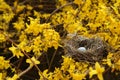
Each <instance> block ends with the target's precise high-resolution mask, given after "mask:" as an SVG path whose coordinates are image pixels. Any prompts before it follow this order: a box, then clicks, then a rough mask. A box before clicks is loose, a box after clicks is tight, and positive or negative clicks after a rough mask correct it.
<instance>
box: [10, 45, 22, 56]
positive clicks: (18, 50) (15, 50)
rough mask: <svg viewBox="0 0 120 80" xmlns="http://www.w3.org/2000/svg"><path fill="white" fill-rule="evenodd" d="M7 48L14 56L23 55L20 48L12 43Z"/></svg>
mask: <svg viewBox="0 0 120 80" xmlns="http://www.w3.org/2000/svg"><path fill="white" fill-rule="evenodd" d="M9 50H10V51H11V52H12V54H13V56H16V57H17V58H19V57H20V56H24V55H23V53H22V52H21V51H20V49H19V48H17V47H15V46H14V45H12V47H10V48H9Z"/></svg>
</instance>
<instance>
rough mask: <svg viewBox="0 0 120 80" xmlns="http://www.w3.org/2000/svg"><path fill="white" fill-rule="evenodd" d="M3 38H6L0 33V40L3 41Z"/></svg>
mask: <svg viewBox="0 0 120 80" xmlns="http://www.w3.org/2000/svg"><path fill="white" fill-rule="evenodd" d="M5 40H6V39H5V36H4V35H3V34H1V33H0V42H4V41H5Z"/></svg>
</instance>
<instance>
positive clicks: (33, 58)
mask: <svg viewBox="0 0 120 80" xmlns="http://www.w3.org/2000/svg"><path fill="white" fill-rule="evenodd" d="M31 60H32V61H33V62H34V63H35V64H40V61H38V60H37V59H35V57H32V58H31ZM31 60H30V59H27V60H26V63H29V64H30V66H33V65H34V64H33V63H32V61H31Z"/></svg>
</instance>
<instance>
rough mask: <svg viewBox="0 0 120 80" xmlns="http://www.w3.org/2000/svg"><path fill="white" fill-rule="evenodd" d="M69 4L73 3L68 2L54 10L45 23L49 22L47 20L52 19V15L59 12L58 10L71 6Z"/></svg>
mask: <svg viewBox="0 0 120 80" xmlns="http://www.w3.org/2000/svg"><path fill="white" fill-rule="evenodd" d="M71 4H73V2H69V3H67V4H64V5H62V6H60V7H59V8H57V9H55V10H54V11H53V12H52V13H51V14H50V16H49V17H48V19H47V20H46V23H47V22H48V21H49V19H50V18H51V17H52V15H53V14H55V13H56V12H57V11H59V10H60V9H62V8H63V7H65V6H68V5H71Z"/></svg>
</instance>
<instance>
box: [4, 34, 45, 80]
mask: <svg viewBox="0 0 120 80" xmlns="http://www.w3.org/2000/svg"><path fill="white" fill-rule="evenodd" d="M5 36H6V39H7V40H8V41H9V42H11V43H12V44H14V45H15V46H17V44H16V43H15V42H14V41H13V40H12V39H10V38H9V37H8V36H7V35H5ZM19 49H20V48H19ZM20 51H21V52H22V53H23V54H24V55H25V56H26V57H27V58H28V59H30V60H31V62H32V63H33V65H34V66H35V67H36V69H37V70H38V71H39V72H40V74H41V76H42V77H43V79H44V80H46V78H45V77H44V75H43V74H42V72H41V70H40V69H39V67H38V66H37V65H36V64H35V62H34V61H33V60H32V59H31V58H30V57H29V55H28V54H27V53H26V52H25V51H23V50H21V49H20ZM30 69H31V67H28V68H27V69H26V70H25V71H23V73H21V74H20V76H22V74H25V73H26V72H28V70H30Z"/></svg>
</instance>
